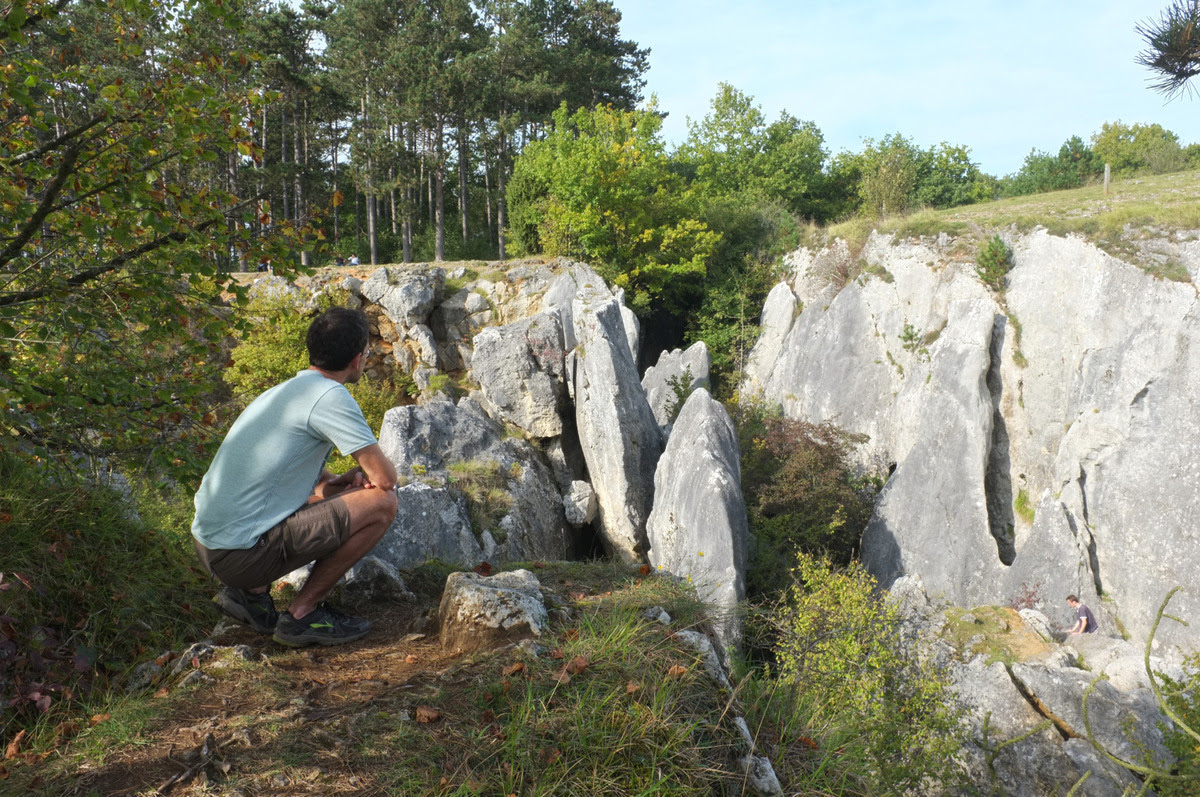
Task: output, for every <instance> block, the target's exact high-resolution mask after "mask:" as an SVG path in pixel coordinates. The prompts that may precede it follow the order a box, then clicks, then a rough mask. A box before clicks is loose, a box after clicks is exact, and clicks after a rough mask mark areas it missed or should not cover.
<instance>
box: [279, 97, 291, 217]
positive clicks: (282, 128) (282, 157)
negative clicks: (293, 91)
mask: <svg viewBox="0 0 1200 797" xmlns="http://www.w3.org/2000/svg"><path fill="white" fill-rule="evenodd" d="M279 165H280V167H281V168H283V167H286V166H287V108H280V109H279ZM285 173H286V172H285ZM279 188H280V190H281V191H283V207H282V208H281V210H282V211H283V213H282V215H280V217H279V218H281V219H283V220H284V221H286V220H287V219H290V218H291V214H290V213H288V184H287V180H286V179H284V180H280V181H279Z"/></svg>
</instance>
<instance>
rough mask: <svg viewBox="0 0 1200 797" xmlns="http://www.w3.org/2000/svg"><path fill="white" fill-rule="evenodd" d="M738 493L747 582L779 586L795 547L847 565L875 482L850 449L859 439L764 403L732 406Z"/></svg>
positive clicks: (756, 587) (755, 587)
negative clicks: (746, 543) (857, 466)
mask: <svg viewBox="0 0 1200 797" xmlns="http://www.w3.org/2000/svg"><path fill="white" fill-rule="evenodd" d="M736 416H737V418H738V426H739V437H740V443H741V448H742V491H743V493H744V494H745V496H746V508H747V512H748V514H749V518H750V529H751V533H752V534H753V536H754V547H753V553H752V558H751V565H750V573H749V587H750V591H751V593H752V594H768V593H773V592H777V591H778V590H779V589H781V588H783V587H784V586H785V585H786V584H787V582H788V571H787V562H790V561H791V558H792V556H793V555H794V554H795V551H797V550H800V551H804V552H806V553H811V554H818V555H821V556H826V557H829V558H830V559H832V560H833V561H834V562H835V563H837V564H847V563H849V562H850V560H851V559H852V558H853V557H854V556H855V554H856V553H857V551H858V544H859V539H860V537H861V536H862V532H863V529H864V528H865V527H866V524H867V521H868V520H869V519H870V517H871V510H872V508H873V506H874V496H875V489H876V484H875V481H874V480H873V479H871V478H870V477H860V476H856V475H855V472H854V469H853V467H852V464H851V462H850V455H851V453H852V452H853V449H854V446H855V445H857V444H858V443H860V442H862V440H863V438H861V437H858V436H855V435H852V434H849V433H847V432H845V431H843V430H841V429H839V428H838V427H837V426H835V425H834V424H832V423H823V424H814V423H810V422H808V421H803V420H799V419H792V418H785V417H783V415H782V414H781V413H780V412H779V411H778V410H777V409H774V410H772V409H767V408H765V407H763V406H761V405H753V404H751V405H744V406H740V407H738V408H736Z"/></svg>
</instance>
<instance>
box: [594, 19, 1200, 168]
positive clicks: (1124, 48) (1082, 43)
mask: <svg viewBox="0 0 1200 797" xmlns="http://www.w3.org/2000/svg"><path fill="white" fill-rule="evenodd" d="M614 2H615V5H616V6H617V8H618V9H619V10H620V11H621V13H622V15H623V21H622V24H621V32H622V35H623V36H624V37H625V38H629V39H633V40H634V41H636V42H637V43H638V44H639V45H640V46H642V47H649V48H650V50H651V52H650V69H649V71H648V73H647V74H646V79H647V83H646V87H645V93H646V96H647V97H649V95H650V94H655V95H657V97H658V103H659V109H660V110H663V111H667V112H669V114H670V115H669V116H668V118H667V120H666V122H665V124H664V127H663V136H664V138H665V139H666V140H667V142H668V143H669V144H671V145H675V144H678V143H679V142H680V141H682V140H683V139H684V138H685V137H686V136H687V125H686V117H691V118H692V119H694V120H698V119H700V118H702V117H703V116H704V115H705V114H706V113H707V112H708V105H709V103H710V101H711V100H712V98H713V96H714V95H715V94H716V90H717V84H718V83H719V82H722V81H724V82H726V83H730V84H732V85H733V86H735V87H737V88H738V89H740V90H741V91H743V92H745V93H746V94H749V95H750V96H752V97H754V99H755V101H756V102H757V104H758V105H760V106H761V107H762V110H763V112H764V113H765V114H766V116H767V118H768V120H771V119H774V118H776V117H777V116H778V115H779V114H780V112H782V111H785V110H786V111H787V112H788V113H790V114H791V115H792V116H795V117H797V118H800V119H806V120H810V121H812V122H814V123H816V125H817V127H819V128H820V129H821V132H822V133H823V134H824V135H825V142H826V147H827V148H828V149H829V150H830V152H831V153H836V152H838V151H839V150H843V149H848V150H859V149H861V147H862V139H863V138H864V137H871V138H879V137H881V136H884V135H887V134H889V133H894V132H899V133H901V134H903V135H905V136H907V137H909V138H911V139H913V140H914V141H915V142H916V143H917V144H918V145H920V146H922V147H928V146H932V145H934V144H937V143H938V142H941V141H948V142H950V143H951V144H964V145H966V146H968V147H970V148H971V152H972V156H973V158H974V160H975V161H976V162H977V163H978V164H979V165H980V167H981V168H982V169H983V170H984V171H986V172H989V173H991V174H995V175H997V176H1003V175H1005V174H1010V173H1012V172H1015V171H1016V170H1018V169H1019V168H1020V167H1021V164H1022V162H1023V161H1024V159H1025V156H1026V155H1027V154H1028V153H1029V151H1030V149H1031V148H1034V147H1036V148H1037V149H1041V150H1047V151H1052V152H1057V151H1058V148H1059V146H1060V145H1061V144H1062V143H1063V142H1064V141H1066V139H1067V138H1069V137H1070V136H1072V135H1079V136H1081V137H1083V138H1084V139H1085V140H1086V139H1088V138H1089V137H1090V136H1091V135H1092V134H1093V133H1095V132H1096V131H1098V130H1099V129H1100V126H1101V124H1103V123H1104V122H1106V121H1115V120H1117V119H1120V120H1121V121H1124V122H1127V123H1134V122H1141V123H1152V122H1158V123H1159V124H1161V125H1163V126H1164V127H1166V128H1167V129H1168V130H1172V131H1174V132H1175V133H1176V134H1177V135H1179V137H1180V140H1181V141H1182V142H1183V143H1185V144H1186V143H1191V142H1195V141H1200V130H1198V128H1200V97H1188V96H1186V95H1185V96H1183V97H1180V98H1177V99H1174V100H1171V101H1169V102H1168V101H1167V100H1166V98H1164V97H1163V96H1162V95H1161V94H1158V93H1157V92H1154V91H1152V90H1151V89H1150V88H1149V83H1148V79H1149V78H1150V77H1151V74H1150V72H1149V71H1148V70H1147V69H1145V68H1144V67H1141V66H1139V65H1137V64H1136V63H1135V62H1134V58H1135V57H1136V55H1137V53H1138V52H1139V51H1141V50H1142V49H1143V43H1142V39H1141V38H1140V37H1139V36H1138V34H1137V32H1136V30H1135V25H1136V24H1137V23H1139V22H1143V21H1145V20H1147V19H1151V18H1153V19H1157V18H1158V16H1159V14H1160V13H1161V11H1162V10H1163V9H1164V8H1165V7H1166V6H1167V5H1168V3H1169V0H1088V1H1087V2H1083V1H1082V0H1037V1H1034V0H1004V2H994V1H992V0H978V1H975V0H908V2H902V1H901V2H892V1H891V0H840V1H839V0H791V2H788V0H740V2H739V1H738V0H614Z"/></svg>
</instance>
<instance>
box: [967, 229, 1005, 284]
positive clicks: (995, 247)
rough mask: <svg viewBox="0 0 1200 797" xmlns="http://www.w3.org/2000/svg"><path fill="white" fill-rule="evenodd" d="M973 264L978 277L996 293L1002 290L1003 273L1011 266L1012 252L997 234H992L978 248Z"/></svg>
mask: <svg viewBox="0 0 1200 797" xmlns="http://www.w3.org/2000/svg"><path fill="white" fill-rule="evenodd" d="M975 264H976V266H975V273H976V274H978V275H979V279H981V280H983V282H984V283H985V284H986V285H987V286H988V287H990V288H991V289H992V290H994V291H996V292H997V293H999V292H1002V291H1003V290H1004V275H1006V274H1007V273H1008V270H1009V269H1010V268H1012V252H1010V251H1009V249H1008V246H1007V245H1006V244H1005V243H1004V240H1003V239H1002V238H1001V237H1000V236H999V235H993V236H992V238H991V240H990V241H988V242H987V243H986V244H984V245H983V246H982V247H981V248H980V250H979V256H978V257H977V258H976V259H975Z"/></svg>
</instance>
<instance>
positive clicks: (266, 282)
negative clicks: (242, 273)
mask: <svg viewBox="0 0 1200 797" xmlns="http://www.w3.org/2000/svg"><path fill="white" fill-rule="evenodd" d="M248 293H249V296H250V298H251V299H263V300H266V301H275V302H283V303H285V304H292V305H294V306H296V307H301V306H303V304H304V301H305V295H304V291H302V290H300V289H299V288H297V287H296V286H295V285H293V284H292V283H291V282H289V281H288V279H287V278H286V277H277V276H275V275H274V274H271V275H269V276H266V277H259V278H258V279H256V280H254V282H252V283H250V289H249V291H248Z"/></svg>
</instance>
